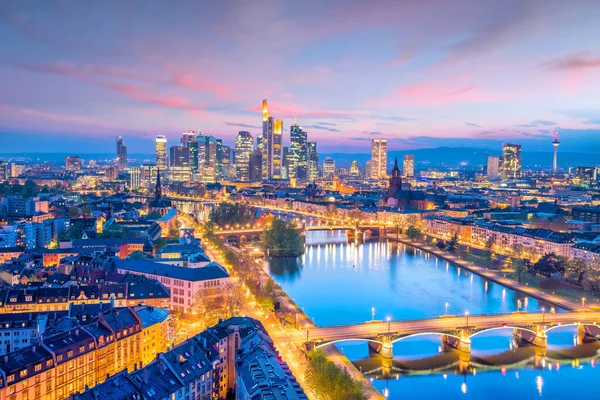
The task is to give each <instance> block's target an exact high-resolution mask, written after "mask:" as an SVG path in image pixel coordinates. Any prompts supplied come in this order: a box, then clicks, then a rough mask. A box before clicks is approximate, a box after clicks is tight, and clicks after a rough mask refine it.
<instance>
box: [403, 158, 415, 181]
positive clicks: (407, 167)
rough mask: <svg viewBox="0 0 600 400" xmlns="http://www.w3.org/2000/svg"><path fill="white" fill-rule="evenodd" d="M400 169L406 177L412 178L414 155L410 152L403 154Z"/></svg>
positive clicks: (413, 174)
mask: <svg viewBox="0 0 600 400" xmlns="http://www.w3.org/2000/svg"><path fill="white" fill-rule="evenodd" d="M402 169H403V171H404V176H405V177H407V178H412V177H413V176H415V156H414V155H412V154H405V155H404V162H403V164H402Z"/></svg>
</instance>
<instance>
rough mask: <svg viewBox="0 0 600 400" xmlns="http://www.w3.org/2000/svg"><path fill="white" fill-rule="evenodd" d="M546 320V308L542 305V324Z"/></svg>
mask: <svg viewBox="0 0 600 400" xmlns="http://www.w3.org/2000/svg"><path fill="white" fill-rule="evenodd" d="M544 322H546V309H545V308H544V307H542V324H544Z"/></svg>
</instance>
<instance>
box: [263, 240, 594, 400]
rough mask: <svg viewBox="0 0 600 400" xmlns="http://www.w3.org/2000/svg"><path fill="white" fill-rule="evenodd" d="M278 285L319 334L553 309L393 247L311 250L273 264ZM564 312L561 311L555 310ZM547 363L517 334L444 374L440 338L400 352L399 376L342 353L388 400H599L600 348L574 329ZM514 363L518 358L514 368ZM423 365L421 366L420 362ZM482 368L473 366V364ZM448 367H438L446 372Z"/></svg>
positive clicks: (353, 350)
mask: <svg viewBox="0 0 600 400" xmlns="http://www.w3.org/2000/svg"><path fill="white" fill-rule="evenodd" d="M307 235H310V236H311V237H308V236H307V243H331V242H333V243H338V242H340V241H343V240H341V239H340V238H343V237H345V234H344V233H343V232H336V233H331V232H309V233H307ZM269 271H270V274H271V276H272V277H273V278H274V279H275V280H276V281H277V283H278V284H279V285H280V286H281V287H282V288H283V289H284V290H285V291H286V292H287V293H288V295H289V296H290V297H292V298H293V299H294V300H295V301H296V303H297V304H298V305H299V306H300V307H301V308H302V309H303V310H304V311H305V313H306V314H307V315H308V316H309V317H310V318H311V319H312V320H313V321H314V322H315V323H316V324H317V325H319V326H330V325H340V324H353V323H362V322H365V321H368V320H371V319H372V318H373V310H374V318H375V319H376V320H385V319H386V318H387V317H390V318H391V319H393V320H405V319H422V318H435V317H438V316H441V315H444V314H446V312H447V313H448V314H451V315H456V316H457V318H460V319H464V318H465V317H464V313H465V312H467V311H468V312H469V314H470V315H476V314H482V313H484V314H498V313H508V312H513V311H517V309H521V310H525V311H539V310H541V308H542V307H543V308H544V309H545V310H547V312H550V310H551V307H552V306H551V305H549V304H541V303H540V302H538V301H537V300H535V299H532V298H527V297H526V296H524V295H523V294H520V293H518V292H515V291H513V290H511V289H508V288H505V287H503V286H501V285H499V284H496V283H493V282H489V281H486V280H485V279H483V278H481V277H479V276H478V275H475V274H472V273H470V272H469V271H465V270H464V269H460V268H456V267H454V266H453V265H451V264H449V263H447V262H446V261H444V260H442V259H438V258H436V257H434V256H432V255H430V254H428V253H425V252H422V251H420V250H417V249H414V248H412V247H408V246H403V245H401V244H397V243H392V242H371V243H365V244H358V245H356V244H347V243H341V244H340V243H338V244H313V245H308V246H307V248H306V252H305V254H304V255H303V256H302V257H301V258H298V259H278V260H271V261H270V262H269ZM556 312H560V310H556ZM548 343H549V348H548V352H547V354H541V355H540V354H538V355H536V354H534V350H533V349H531V348H529V349H527V348H525V349H524V348H520V349H519V348H517V345H516V344H515V343H514V341H513V337H512V331H511V330H510V329H508V330H507V329H499V330H495V331H491V332H486V333H484V334H481V335H479V336H477V337H475V338H473V342H472V346H471V348H472V360H471V363H470V364H469V363H466V364H465V363H464V362H463V363H458V362H455V363H448V365H447V366H446V364H444V363H443V362H442V363H441V364H439V363H438V361H435V358H436V357H439V358H441V359H444V360H445V358H444V357H446V355H444V353H443V352H442V349H441V341H440V337H439V336H438V335H427V336H421V337H417V338H410V339H406V340H402V341H400V342H397V343H395V344H394V348H393V353H394V361H393V362H394V368H392V369H391V370H387V371H386V370H385V369H382V370H379V371H371V370H372V369H373V366H376V367H377V366H379V365H380V364H379V363H380V360H379V356H377V355H374V354H369V351H368V346H367V345H366V342H364V341H346V342H340V343H338V344H337V346H338V348H340V350H341V351H342V352H343V353H344V354H345V355H346V356H347V357H348V358H349V359H350V360H351V361H352V362H354V363H355V365H356V366H357V368H360V369H361V370H362V371H364V372H366V371H370V372H368V373H366V376H367V378H368V379H370V380H371V381H372V383H373V385H374V386H375V387H376V388H377V389H378V390H380V391H381V392H382V393H383V394H385V395H387V396H388V398H390V399H433V398H444V399H454V398H457V399H458V398H461V399H462V398H471V399H497V398H501V397H502V398H511V399H521V398H523V399H525V398H531V397H540V396H541V397H543V398H551V399H563V398H571V397H572V395H573V388H574V387H577V391H576V392H577V396H581V395H584V396H585V395H589V396H591V397H592V398H595V397H596V396H597V385H596V384H595V380H596V379H599V378H600V371H598V369H596V368H595V362H596V357H597V354H598V349H599V347H598V346H597V345H596V344H586V345H584V346H577V347H576V345H578V344H579V343H578V338H577V334H576V330H575V328H573V327H562V328H559V329H556V330H554V331H553V332H552V333H550V334H549V337H548ZM515 357H516V358H517V359H516V361H515ZM423 359H428V360H430V359H431V360H434V361H431V363H433V364H435V368H432V367H431V365H433V364H431V365H430V363H426V365H427V367H422V366H420V367H418V368H414V365H415V364H411V363H414V362H416V363H417V364H418V365H420V364H419V363H420V361H418V360H423ZM415 360H417V361H415ZM474 360H475V361H474ZM440 366H441V367H440Z"/></svg>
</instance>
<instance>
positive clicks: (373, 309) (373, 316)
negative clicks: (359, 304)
mask: <svg viewBox="0 0 600 400" xmlns="http://www.w3.org/2000/svg"><path fill="white" fill-rule="evenodd" d="M371 321H375V307H371Z"/></svg>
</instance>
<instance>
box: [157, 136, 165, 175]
mask: <svg viewBox="0 0 600 400" xmlns="http://www.w3.org/2000/svg"><path fill="white" fill-rule="evenodd" d="M155 151H156V167H157V168H158V169H159V170H161V171H163V173H164V172H165V171H166V170H167V138H166V137H165V136H163V135H158V136H157V137H156V143H155Z"/></svg>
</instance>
